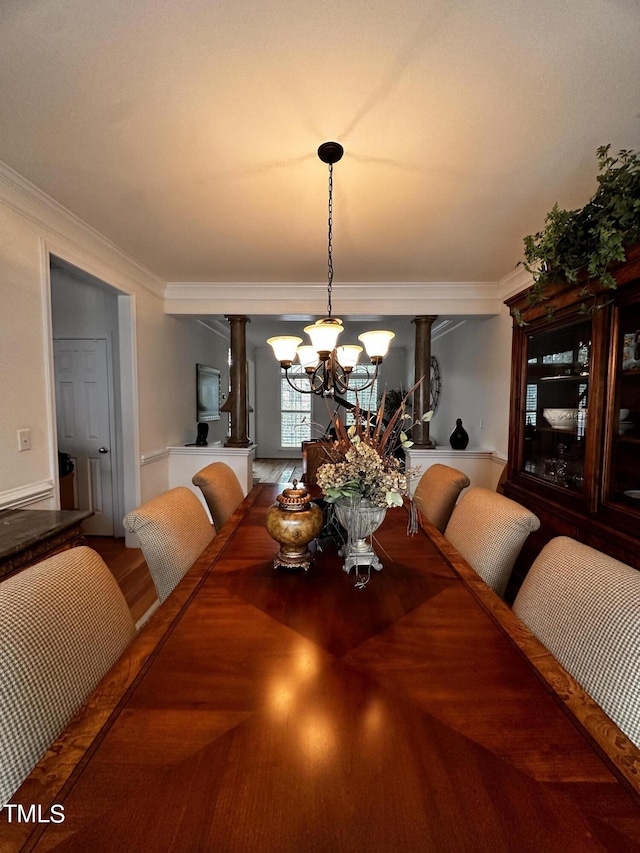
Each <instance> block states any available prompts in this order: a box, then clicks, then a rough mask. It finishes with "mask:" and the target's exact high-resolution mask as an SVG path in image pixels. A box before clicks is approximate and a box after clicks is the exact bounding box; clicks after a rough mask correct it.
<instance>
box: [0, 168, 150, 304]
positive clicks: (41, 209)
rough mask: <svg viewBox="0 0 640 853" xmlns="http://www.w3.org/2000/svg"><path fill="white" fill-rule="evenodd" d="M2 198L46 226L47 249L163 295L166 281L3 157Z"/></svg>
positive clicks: (127, 285)
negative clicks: (25, 176) (10, 164)
mask: <svg viewBox="0 0 640 853" xmlns="http://www.w3.org/2000/svg"><path fill="white" fill-rule="evenodd" d="M0 202H2V203H3V204H5V205H6V206H7V207H8V208H10V209H11V210H13V211H15V212H16V213H18V214H19V215H20V216H23V217H24V218H25V219H28V220H29V221H30V222H32V223H34V224H35V225H36V226H38V228H41V229H43V230H44V232H45V234H44V235H43V236H44V239H45V243H46V246H47V249H48V250H49V251H51V252H52V253H53V254H56V255H58V256H60V257H62V258H63V259H64V260H66V261H68V262H69V263H72V264H74V265H75V266H80V267H81V268H82V269H83V270H85V271H86V272H89V273H91V274H92V275H95V276H97V277H99V278H103V279H104V280H106V281H107V282H108V283H109V284H114V285H115V286H121V287H122V289H124V290H128V291H130V290H131V282H132V281H133V282H135V283H136V284H138V285H140V286H141V287H143V288H145V289H146V290H148V291H150V292H151V293H153V294H154V296H158V297H160V298H163V296H164V287H165V282H164V280H163V279H161V278H160V277H159V276H157V275H156V274H155V273H153V272H151V270H148V269H147V268H146V267H144V266H143V265H142V264H140V263H139V262H138V261H136V260H135V259H134V258H132V257H131V256H130V255H127V254H126V252H124V251H123V250H122V249H120V248H119V247H118V246H116V244H115V243H112V242H111V241H110V240H108V239H107V238H106V237H104V236H103V235H102V234H100V232H99V231H96V229H95V228H93V227H92V226H91V225H88V224H87V223H86V222H84V221H83V220H82V219H80V218H79V217H78V216H76V214H75V213H72V212H71V211H70V210H68V209H67V208H66V207H63V205H61V204H60V203H59V202H57V201H56V200H55V199H53V198H51V196H49V195H47V194H46V193H45V192H43V191H42V190H41V189H39V188H38V187H37V186H35V184H32V183H31V182H30V181H28V180H27V179H26V178H23V177H22V175H20V174H18V172H16V171H14V170H13V169H12V168H11V167H10V166H7V164H6V163H3V162H2V161H0Z"/></svg>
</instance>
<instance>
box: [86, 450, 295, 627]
mask: <svg viewBox="0 0 640 853" xmlns="http://www.w3.org/2000/svg"><path fill="white" fill-rule="evenodd" d="M294 479H296V480H302V460H301V459H256V460H255V462H254V465H253V482H254V484H255V483H283V484H285V483H291V482H292V481H293V480H294ZM86 538H87V544H88V545H89V547H90V548H93V549H94V551H97V552H98V554H100V556H101V557H102V559H103V560H104V561H105V563H106V564H107V566H109V568H110V570H111V572H112V574H113V576H114V577H115V579H116V581H117V583H118V586H119V587H120V589H121V590H122V593H123V595H124V597H125V599H126V602H127V604H128V605H129V609H130V610H131V615H132V616H133V620H134V622H136V623H137V622H138V621H139V620H140V619H141V618H142V617H143V616H144V614H145V613H146V612H147V611H148V610H149V608H150V607H152V606H153V605H154V604H155V602H156V601H157V598H158V597H157V595H156V590H155V587H154V585H153V581H152V580H151V575H150V574H149V569H148V567H147V564H146V563H145V560H144V557H143V556H142V551H141V550H140V549H139V548H126V547H125V544H124V539H122V538H120V539H117V538H115V537H113V536H87V537H86Z"/></svg>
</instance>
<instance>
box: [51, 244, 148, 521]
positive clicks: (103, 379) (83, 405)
mask: <svg viewBox="0 0 640 853" xmlns="http://www.w3.org/2000/svg"><path fill="white" fill-rule="evenodd" d="M50 281H51V320H52V322H51V327H52V337H53V356H54V365H53V366H54V377H53V378H54V400H55V409H56V424H57V434H58V447H57V450H58V452H62V453H64V454H69V456H70V457H71V460H72V461H73V463H74V469H75V470H74V494H73V497H74V506H75V508H77V509H89V510H91V511H92V512H93V513H94V515H93V516H92V518H91V519H89V520H88V521H87V522H85V525H84V530H85V532H86V533H87V534H89V535H99V536H116V537H121V536H124V529H123V527H122V518H123V517H124V515H125V512H126V507H131V506H134V505H135V503H136V499H137V497H138V493H139V473H137V469H136V468H135V466H134V465H133V464H132V463H133V460H135V458H136V456H137V451H136V447H137V445H136V437H137V420H136V418H135V414H134V412H135V401H134V394H135V381H134V377H133V374H132V372H131V371H132V369H133V358H132V356H133V353H134V352H135V344H134V329H133V313H132V310H133V309H132V304H131V297H130V296H128V295H126V294H123V293H122V292H121V291H119V290H117V289H116V288H115V287H112V286H111V285H109V284H107V283H106V282H104V281H102V280H100V279H98V278H96V277H95V276H93V275H91V274H90V273H87V272H85V271H83V270H81V269H79V268H78V267H75V266H73V265H72V264H70V263H68V262H66V261H64V260H61V259H60V258H58V257H55V256H53V255H52V256H51V257H50ZM125 428H126V429H125ZM125 434H126V436H127V438H126V440H125Z"/></svg>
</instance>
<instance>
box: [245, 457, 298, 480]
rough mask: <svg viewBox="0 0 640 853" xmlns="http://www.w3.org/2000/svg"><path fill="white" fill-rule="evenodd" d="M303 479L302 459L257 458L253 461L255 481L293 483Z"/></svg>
mask: <svg viewBox="0 0 640 853" xmlns="http://www.w3.org/2000/svg"><path fill="white" fill-rule="evenodd" d="M294 479H296V480H298V481H300V480H302V459H256V460H254V463H253V482H254V485H255V484H256V483H291V482H292V481H293V480H294Z"/></svg>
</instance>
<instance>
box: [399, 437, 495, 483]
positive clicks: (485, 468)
mask: <svg viewBox="0 0 640 853" xmlns="http://www.w3.org/2000/svg"><path fill="white" fill-rule="evenodd" d="M436 462H438V463H440V465H450V466H451V467H452V468H457V469H458V471H462V472H463V474H466V475H467V477H468V478H469V479H470V480H471V485H472V486H484V488H485V489H491V490H495V488H496V486H497V485H498V480H499V479H500V475H501V474H502V469H503V468H504V466H505V465H506V464H507V460H506V459H503V458H502V457H500V456H498V455H497V454H496V453H495V452H494V451H492V450H483V449H481V448H467V449H466V450H452V449H451V448H448V449H447V448H444V447H435V448H434V449H433V450H414V449H413V448H410V449H409V450H407V451H406V464H407V467H408V468H413V467H415V466H419V467H420V473H419V474H418V476H417V477H416V478H415V479H414V480H413V481H412V483H411V493H412V494H413V492H414V490H415V487H416V486H417V485H418V480H419V479H420V475H421V474H424V472H425V471H426V470H427V468H430V467H431V466H432V465H435V463H436Z"/></svg>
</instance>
